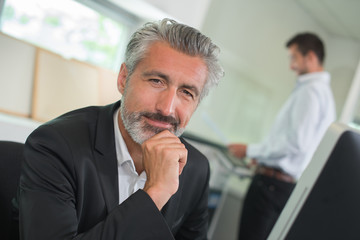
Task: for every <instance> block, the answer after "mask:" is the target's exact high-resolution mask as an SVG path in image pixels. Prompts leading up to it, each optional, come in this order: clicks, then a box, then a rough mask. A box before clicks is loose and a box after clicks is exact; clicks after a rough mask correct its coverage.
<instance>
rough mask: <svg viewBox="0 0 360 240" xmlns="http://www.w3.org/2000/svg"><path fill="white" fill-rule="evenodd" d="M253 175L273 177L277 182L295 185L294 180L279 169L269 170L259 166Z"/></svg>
mask: <svg viewBox="0 0 360 240" xmlns="http://www.w3.org/2000/svg"><path fill="white" fill-rule="evenodd" d="M255 173H257V174H261V175H264V176H267V177H273V178H276V179H277V180H280V181H283V182H288V183H295V182H296V181H295V179H294V178H293V177H292V176H290V175H289V174H286V173H284V172H282V171H281V170H279V169H275V168H271V167H266V166H259V167H258V168H257V169H256V171H255Z"/></svg>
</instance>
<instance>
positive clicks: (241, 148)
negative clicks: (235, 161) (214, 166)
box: [228, 143, 247, 159]
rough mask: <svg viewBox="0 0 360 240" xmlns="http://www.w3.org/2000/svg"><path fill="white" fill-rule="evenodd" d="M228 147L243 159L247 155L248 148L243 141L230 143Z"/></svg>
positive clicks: (233, 153) (232, 152)
mask: <svg viewBox="0 0 360 240" xmlns="http://www.w3.org/2000/svg"><path fill="white" fill-rule="evenodd" d="M228 149H229V152H230V153H231V154H232V155H234V156H235V157H237V158H240V159H242V158H244V157H246V149H247V145H246V144H241V143H235V144H229V145H228Z"/></svg>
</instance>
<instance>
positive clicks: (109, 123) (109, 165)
mask: <svg viewBox="0 0 360 240" xmlns="http://www.w3.org/2000/svg"><path fill="white" fill-rule="evenodd" d="M119 106H120V103H119V102H116V103H115V104H112V105H108V106H105V107H104V108H102V109H101V110H100V113H99V117H98V121H97V124H96V135H95V152H94V155H95V163H96V166H97V168H98V173H99V180H100V184H101V186H102V193H103V196H104V200H105V203H106V208H107V211H108V213H109V212H110V211H111V210H112V209H113V208H114V207H116V206H117V205H118V204H119V186H118V185H119V184H118V170H117V169H118V168H117V159H116V148H115V137H114V121H113V114H114V112H115V110H116V109H117V108H118V107H119Z"/></svg>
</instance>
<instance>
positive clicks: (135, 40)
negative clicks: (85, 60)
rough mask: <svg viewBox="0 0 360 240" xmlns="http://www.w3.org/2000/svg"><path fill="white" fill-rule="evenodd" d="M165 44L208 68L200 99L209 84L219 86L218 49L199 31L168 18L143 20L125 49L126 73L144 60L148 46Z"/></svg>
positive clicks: (207, 89) (207, 90) (220, 71)
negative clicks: (195, 57)
mask: <svg viewBox="0 0 360 240" xmlns="http://www.w3.org/2000/svg"><path fill="white" fill-rule="evenodd" d="M156 41H163V42H166V43H168V44H169V45H170V46H171V47H172V48H173V49H175V50H177V51H179V52H182V53H185V54H187V55H189V56H198V57H200V58H202V59H203V60H204V62H205V64H206V66H207V69H208V77H207V79H206V83H205V85H204V88H203V90H202V92H201V94H200V101H201V100H202V99H203V98H204V97H205V96H206V95H207V94H208V93H209V90H210V88H211V87H213V86H216V85H218V83H219V81H220V78H221V77H223V76H224V70H223V68H222V67H221V66H220V63H219V61H218V57H217V56H218V54H219V52H220V49H219V47H218V46H216V45H215V44H214V43H213V42H212V41H211V39H210V38H209V37H207V36H205V35H203V34H202V33H200V32H199V31H198V30H196V29H194V28H192V27H189V26H187V25H184V24H180V23H177V22H176V21H174V20H171V19H167V18H165V19H163V20H161V21H158V22H149V23H146V24H145V25H144V26H143V27H142V28H140V29H139V30H137V31H136V32H135V33H134V34H133V35H132V36H131V39H130V42H129V43H128V45H127V48H126V52H125V65H126V67H127V70H128V74H129V76H130V75H131V74H132V73H133V72H134V70H135V67H136V65H137V64H138V63H139V62H140V61H141V60H142V59H143V57H144V56H145V53H146V51H147V49H148V47H149V46H150V45H151V44H152V43H154V42H156Z"/></svg>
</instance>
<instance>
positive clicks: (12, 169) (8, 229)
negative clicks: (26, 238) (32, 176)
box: [0, 141, 24, 240]
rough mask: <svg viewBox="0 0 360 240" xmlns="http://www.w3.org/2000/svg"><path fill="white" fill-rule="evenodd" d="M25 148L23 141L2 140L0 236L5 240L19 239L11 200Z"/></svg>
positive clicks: (0, 149) (0, 157) (0, 142)
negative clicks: (13, 218)
mask: <svg viewBox="0 0 360 240" xmlns="http://www.w3.org/2000/svg"><path fill="white" fill-rule="evenodd" d="M23 148H24V144H23V143H18V142H10V141H0V238H1V239H4V240H16V239H19V233H18V232H19V230H18V226H17V224H14V223H13V222H12V203H11V201H12V199H13V198H14V197H15V195H16V192H17V186H18V184H19V178H20V169H21V161H22V159H23Z"/></svg>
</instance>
